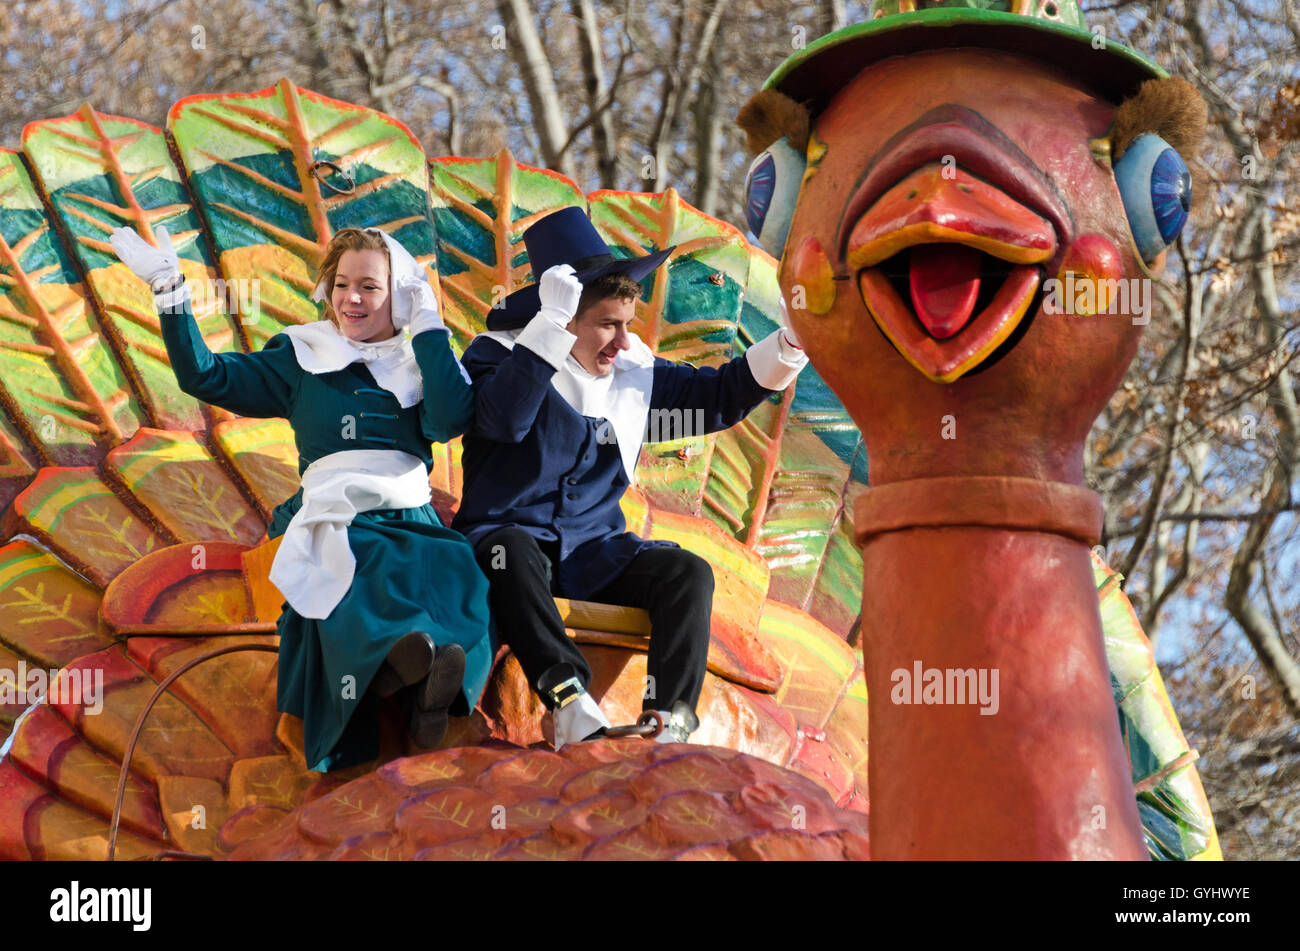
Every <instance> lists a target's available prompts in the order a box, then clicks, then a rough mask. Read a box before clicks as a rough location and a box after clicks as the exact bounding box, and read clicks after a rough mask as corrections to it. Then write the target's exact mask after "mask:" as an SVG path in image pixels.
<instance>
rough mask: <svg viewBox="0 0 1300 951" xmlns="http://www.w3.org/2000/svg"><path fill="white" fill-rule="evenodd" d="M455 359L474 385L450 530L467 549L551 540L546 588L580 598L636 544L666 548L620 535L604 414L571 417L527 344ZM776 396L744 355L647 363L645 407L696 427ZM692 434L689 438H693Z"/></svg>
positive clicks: (481, 349)
mask: <svg viewBox="0 0 1300 951" xmlns="http://www.w3.org/2000/svg"><path fill="white" fill-rule="evenodd" d="M461 364H462V365H463V366H464V367H465V370H466V371H467V372H468V373H469V375H470V379H471V380H472V381H473V384H472V386H473V391H474V400H475V422H474V426H473V428H472V429H470V430H469V431H468V432H466V433H465V436H464V439H463V443H464V456H463V458H462V466H463V468H464V473H465V491H464V494H463V496H462V499H461V504H460V510H459V511H458V512H457V513H456V518H455V519H454V520H453V521H452V527H453V528H455V529H457V530H459V531H461V532H464V533H465V535H466V536H467V537H468V538H469V540H470V541H471V542H473V543H475V544H477V543H478V542H479V541H480V540H481V539H482V538H483V537H484V536H485V535H488V534H490V533H491V532H494V531H496V530H497V529H500V528H505V527H506V526H511V525H513V526H518V527H519V528H522V529H524V530H525V531H527V532H528V533H529V534H531V535H532V536H534V537H535V538H537V539H539V540H544V541H554V542H558V543H559V562H558V564H557V565H556V571H555V572H554V573H553V578H552V591H553V593H554V594H556V595H558V596H560V597H569V598H590V597H591V595H592V594H593V593H595V592H596V591H599V590H600V589H601V588H602V587H604V586H605V585H606V584H608V583H609V582H611V581H613V580H614V579H615V578H616V577H618V576H619V575H620V574H621V573H622V572H623V570H624V569H625V568H626V567H627V565H628V563H629V562H630V561H631V560H632V559H633V558H634V557H636V555H637V554H638V553H639V552H640V551H642V550H643V549H645V548H648V547H652V546H656V545H669V546H673V547H676V546H675V545H673V543H672V542H663V541H646V540H645V539H642V538H640V537H639V536H637V535H636V534H634V533H632V532H629V531H626V522H625V521H624V519H623V512H622V510H621V509H620V508H619V500H620V499H622V497H623V493H624V491H625V490H626V489H627V487H628V485H629V481H628V477H627V473H626V471H625V470H624V468H623V463H622V460H621V457H620V455H619V451H618V444H617V442H616V441H615V439H614V438H613V435H612V428H611V427H610V426H609V424H608V423H607V422H606V421H604V420H598V419H593V418H591V417H588V416H581V415H579V414H578V412H577V411H576V410H575V409H573V407H571V406H570V405H569V404H568V402H567V401H566V400H565V399H564V397H563V396H561V395H560V393H559V391H557V390H556V389H555V387H553V386H551V378H552V377H553V376H554V375H555V368H554V367H553V366H551V365H550V364H549V363H547V362H546V361H545V360H544V359H542V358H541V357H539V356H538V355H537V354H535V353H533V352H532V351H531V350H529V349H528V348H527V347H524V346H518V345H517V346H515V347H514V349H513V350H512V349H509V348H507V347H505V346H503V345H502V344H500V343H498V342H497V341H496V340H492V339H491V338H488V337H479V338H477V339H476V340H475V341H474V342H473V343H471V344H470V346H469V347H468V348H467V349H466V351H465V354H464V356H463V357H462V359H461ZM773 392H774V391H772V390H768V389H764V388H763V387H762V386H760V385H759V384H758V383H757V382H756V381H755V379H754V374H753V373H752V372H751V371H750V369H749V364H748V361H747V360H746V359H745V357H744V356H740V357H737V358H735V359H734V360H731V361H730V362H729V363H726V364H724V365H723V366H721V367H719V368H717V369H713V368H710V367H705V368H701V369H696V368H694V367H691V366H687V365H685V364H678V363H672V362H670V361H668V360H663V359H660V358H656V359H655V366H654V385H653V388H652V391H651V396H650V409H651V410H652V411H653V410H656V409H663V410H675V409H680V410H681V411H682V413H683V416H686V415H687V413H689V414H690V419H691V420H692V421H695V420H698V419H699V418H700V411H702V416H703V420H702V421H703V426H704V431H705V432H717V431H718V430H722V429H727V428H729V427H731V426H734V425H735V424H736V423H738V422H740V421H741V420H742V419H744V418H745V417H746V416H747V415H749V413H750V412H752V411H753V409H754V407H756V406H757V405H758V404H759V403H761V402H762V401H763V400H764V399H766V398H767V397H768V396H770V395H771V394H772V393H773ZM692 434H696V435H697V434H698V433H692Z"/></svg>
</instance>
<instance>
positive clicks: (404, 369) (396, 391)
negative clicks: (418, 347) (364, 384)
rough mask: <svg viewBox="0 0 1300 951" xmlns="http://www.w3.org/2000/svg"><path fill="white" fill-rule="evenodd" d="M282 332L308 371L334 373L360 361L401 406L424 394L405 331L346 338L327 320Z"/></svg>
mask: <svg viewBox="0 0 1300 951" xmlns="http://www.w3.org/2000/svg"><path fill="white" fill-rule="evenodd" d="M283 332H284V334H285V336H287V337H288V338H289V340H290V342H291V343H292V344H293V353H294V356H295V357H297V358H298V365H299V366H300V367H302V368H303V369H304V370H306V371H307V372H308V373H312V374H319V373H334V372H335V371H337V370H342V369H343V368H344V367H346V366H350V365H351V364H353V363H356V362H358V361H360V362H362V363H364V364H365V365H366V367H367V369H369V370H370V373H371V375H373V376H374V378H375V382H376V383H378V384H379V385H380V386H381V387H383V388H384V389H386V390H388V392H390V393H392V394H393V395H394V396H395V397H397V401H398V402H399V403H400V404H401V405H402V408H403V409H409V408H410V407H412V406H414V405H415V404H416V403H418V402H420V400H421V399H422V398H423V396H424V385H423V380H422V379H421V377H420V368H419V365H418V364H417V363H416V362H415V350H414V349H412V347H411V341H410V339H409V338H408V337H407V336H406V333H405V332H404V331H400V330H399V331H398V332H397V335H396V336H394V337H392V338H390V339H388V340H380V341H376V342H374V343H363V342H360V341H356V340H352V339H350V338H348V337H347V336H345V335H344V334H343V333H342V332H341V331H340V330H339V329H338V328H337V327H335V326H334V323H333V322H332V321H329V320H317V321H314V322H312V323H310V324H300V325H298V326H295V327H286V328H285V329H284V331H283Z"/></svg>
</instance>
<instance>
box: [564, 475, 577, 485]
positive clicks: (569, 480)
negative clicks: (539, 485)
mask: <svg viewBox="0 0 1300 951" xmlns="http://www.w3.org/2000/svg"><path fill="white" fill-rule="evenodd" d="M564 481H565V482H567V483H568V484H569V485H577V484H578V480H577V479H575V478H573V476H569V478H567V479H565V480H564Z"/></svg>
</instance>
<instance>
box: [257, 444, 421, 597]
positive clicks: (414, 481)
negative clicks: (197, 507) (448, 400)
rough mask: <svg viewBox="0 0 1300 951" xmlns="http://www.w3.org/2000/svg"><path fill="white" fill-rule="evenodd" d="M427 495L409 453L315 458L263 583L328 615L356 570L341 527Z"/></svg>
mask: <svg viewBox="0 0 1300 951" xmlns="http://www.w3.org/2000/svg"><path fill="white" fill-rule="evenodd" d="M431 497H432V494H431V492H430V491H429V472H428V470H427V469H425V467H424V463H423V462H421V461H420V460H419V459H418V458H417V457H415V456H413V455H411V454H410V453H407V452H401V451H400V450H396V449H351V450H347V451H344V452H334V453H330V454H329V455H328V456H321V458H319V459H317V460H316V461H315V462H313V463H312V464H311V465H309V466H308V467H307V469H306V471H305V472H303V474H302V508H300V509H299V510H298V512H297V514H295V515H294V517H293V518H292V519H291V520H290V522H289V527H288V528H287V529H285V532H284V535H283V539H282V541H281V542H280V549H279V551H277V552H276V553H275V560H274V561H273V562H272V563H271V574H270V579H271V583H272V584H274V585H275V586H276V587H277V588H278V589H279V590H280V593H281V594H283V595H284V599H285V600H286V601H288V602H289V605H290V607H292V608H293V609H294V610H295V611H297V612H298V613H299V614H301V615H302V616H303V617H309V618H318V619H319V618H326V617H329V615H330V612H332V611H333V610H334V608H335V607H337V606H338V603H339V602H340V601H342V600H343V596H344V595H345V594H347V591H348V588H349V587H351V585H352V577H353V574H354V573H355V571H356V567H357V559H356V556H354V555H353V554H352V549H351V548H350V547H349V546H348V526H349V525H350V524H352V519H353V518H355V517H356V515H357V513H358V512H368V511H371V510H373V509H405V508H414V507H416V506H420V505H424V504H426V503H427V502H428V501H429V500H430V498H431Z"/></svg>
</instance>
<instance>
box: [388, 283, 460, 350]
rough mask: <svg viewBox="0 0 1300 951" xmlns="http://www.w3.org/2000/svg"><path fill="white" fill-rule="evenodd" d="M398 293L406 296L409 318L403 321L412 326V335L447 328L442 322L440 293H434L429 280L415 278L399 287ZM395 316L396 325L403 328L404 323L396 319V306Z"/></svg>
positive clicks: (394, 309)
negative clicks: (439, 303)
mask: <svg viewBox="0 0 1300 951" xmlns="http://www.w3.org/2000/svg"><path fill="white" fill-rule="evenodd" d="M397 293H398V294H399V295H402V297H403V298H404V303H405V304H406V311H405V313H406V314H407V315H409V319H408V320H403V321H402V323H405V324H407V326H409V327H410V328H411V336H412V337H414V336H415V335H416V334H418V333H423V332H424V331H426V330H446V329H447V325H446V324H444V323H443V322H442V314H440V313H439V312H438V295H437V294H435V293H434V291H433V288H432V287H430V286H429V282H428V281H426V280H414V281H410V282H408V283H405V284H402V285H401V286H399V287H398V288H397ZM393 316H394V320H393V324H394V326H396V327H397V329H398V330H401V329H402V325H401V324H399V323H398V322H397V319H396V317H397V308H396V307H394V308H393Z"/></svg>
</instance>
